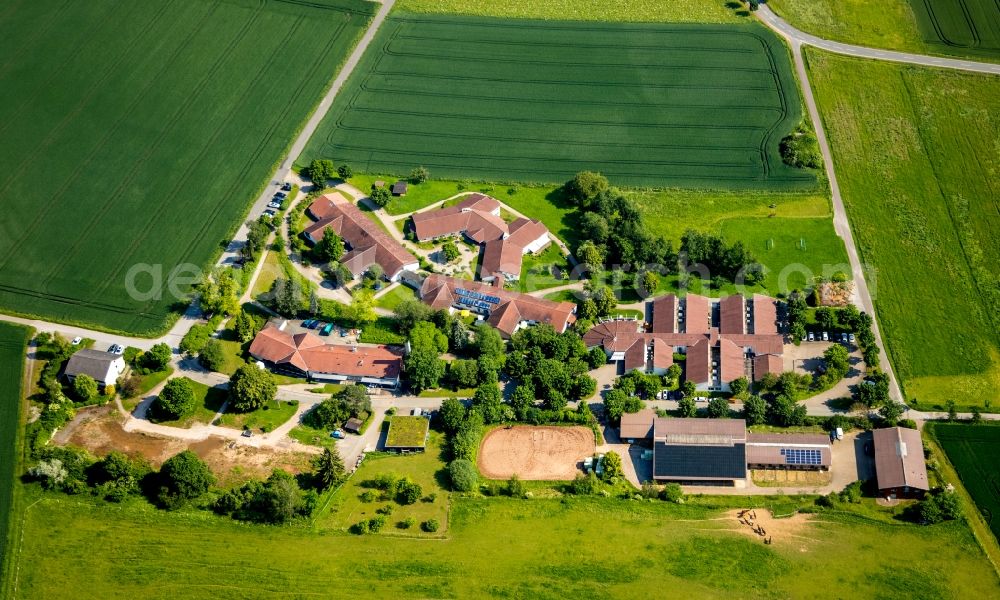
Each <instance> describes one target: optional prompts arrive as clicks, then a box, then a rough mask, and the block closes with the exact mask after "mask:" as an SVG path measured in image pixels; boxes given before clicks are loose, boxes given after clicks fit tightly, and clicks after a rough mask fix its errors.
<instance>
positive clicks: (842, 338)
mask: <svg viewBox="0 0 1000 600" xmlns="http://www.w3.org/2000/svg"><path fill="white" fill-rule="evenodd" d="M838 338H839V339H838ZM806 339H808V340H809V341H810V342H817V341H823V342H829V341H830V340H833V341H835V342H841V343H844V344H853V343H854V334H853V333H840V334H838V333H829V332H827V331H823V332H821V333H814V332H812V331H810V332H809V336H808V337H807V338H806Z"/></svg>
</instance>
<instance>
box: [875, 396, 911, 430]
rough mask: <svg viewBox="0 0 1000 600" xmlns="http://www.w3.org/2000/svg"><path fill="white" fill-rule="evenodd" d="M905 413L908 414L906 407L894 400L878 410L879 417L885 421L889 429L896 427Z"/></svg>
mask: <svg viewBox="0 0 1000 600" xmlns="http://www.w3.org/2000/svg"><path fill="white" fill-rule="evenodd" d="M904 412H906V406H904V405H903V404H900V403H899V402H893V401H892V400H889V401H887V402H886V403H885V404H883V405H882V407H881V408H879V409H878V414H879V416H880V417H882V418H883V419H885V422H886V425H888V426H889V427H895V426H896V424H897V423H898V422H899V418H900V417H901V416H903V413H904Z"/></svg>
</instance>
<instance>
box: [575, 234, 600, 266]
mask: <svg viewBox="0 0 1000 600" xmlns="http://www.w3.org/2000/svg"><path fill="white" fill-rule="evenodd" d="M576 258H577V260H578V261H580V263H582V264H584V265H587V267H588V268H589V269H590V270H591V271H600V270H601V268H602V267H603V266H604V250H603V249H602V248H599V247H598V246H597V245H596V244H595V243H594V242H593V241H591V240H589V239H588V240H587V241H585V242H583V243H582V244H580V246H579V247H578V248H577V249H576Z"/></svg>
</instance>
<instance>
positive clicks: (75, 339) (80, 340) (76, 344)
mask: <svg viewBox="0 0 1000 600" xmlns="http://www.w3.org/2000/svg"><path fill="white" fill-rule="evenodd" d="M82 341H83V338H82V337H80V336H76V337H75V338H73V341H72V342H70V343H71V344H73V345H74V346H79V345H80V342H82Z"/></svg>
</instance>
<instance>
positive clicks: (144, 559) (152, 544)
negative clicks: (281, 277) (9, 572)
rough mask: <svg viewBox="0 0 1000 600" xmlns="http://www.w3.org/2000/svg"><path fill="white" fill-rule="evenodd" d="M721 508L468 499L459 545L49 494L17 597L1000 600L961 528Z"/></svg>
mask: <svg viewBox="0 0 1000 600" xmlns="http://www.w3.org/2000/svg"><path fill="white" fill-rule="evenodd" d="M351 493H353V494H357V493H359V490H358V489H356V488H353V487H352V488H351ZM440 498H441V497H440V494H439V499H440ZM31 500H32V501H33V500H34V498H31ZM714 502H715V501H714V500H713V499H704V500H700V501H699V500H692V502H691V503H689V504H687V505H682V506H681V505H667V504H665V503H662V502H656V503H646V502H634V501H622V500H619V499H617V498H608V499H600V498H595V499H574V498H569V499H567V500H566V502H562V501H560V500H558V499H539V498H535V499H531V500H512V499H507V498H483V499H462V498H457V499H453V500H452V504H451V509H450V523H449V527H448V530H447V532H446V533H444V537H446V538H447V539H445V540H428V539H413V538H410V537H401V536H397V535H394V533H393V532H391V531H384V532H383V533H379V534H376V535H365V536H352V535H349V534H344V533H337V532H335V531H330V530H327V531H318V532H317V531H315V530H313V529H312V528H307V527H295V526H292V527H263V526H248V525H242V524H236V523H233V522H231V521H227V520H225V519H223V518H220V517H214V516H211V515H210V514H208V513H204V512H202V513H190V512H186V511H182V512H176V513H167V512H163V511H158V510H157V509H154V508H152V507H150V506H148V505H146V504H129V505H126V506H124V507H122V506H111V505H95V504H92V503H90V502H88V501H87V500H86V499H81V498H78V497H66V496H59V497H55V496H44V497H43V499H42V500H41V502H39V503H37V504H33V505H32V506H31V507H30V508H29V509H28V510H27V511H26V515H25V519H24V523H25V535H24V544H23V546H22V547H21V548H20V553H19V555H18V556H17V557H16V558H17V566H18V567H19V574H18V578H17V586H18V587H17V596H16V597H17V598H24V599H32V598H58V597H62V596H63V595H64V594H65V591H66V590H73V594H74V598H80V599H85V598H111V597H115V598H120V597H134V598H218V597H220V594H221V595H222V596H226V597H238V598H273V597H275V596H288V597H307V596H320V597H331V596H332V597H339V596H350V597H354V598H390V597H391V598H482V597H529V598H568V597H572V598H596V597H607V598H625V597H630V598H645V597H649V596H650V595H652V594H654V590H662V589H669V590H670V591H671V593H672V594H676V595H678V596H682V597H690V598H706V597H725V598H807V597H827V596H828V595H829V592H830V590H836V594H837V595H838V596H843V597H845V598H861V597H880V598H895V597H908V598H916V597H919V598H946V597H951V598H977V599H979V598H983V599H987V598H997V597H1000V591H998V590H1000V581H998V579H997V575H996V573H995V572H994V571H993V569H992V567H991V565H990V563H989V562H988V561H987V560H986V559H985V556H984V554H983V552H982V551H981V550H980V549H979V548H978V546H977V545H976V542H975V540H974V539H973V537H972V535H971V534H970V533H969V530H968V529H967V528H966V527H965V525H964V523H961V522H950V523H944V524H940V525H935V526H931V527H920V526H916V525H911V524H905V523H898V522H896V523H891V522H888V521H882V520H875V519H872V518H869V517H864V516H858V515H855V514H852V513H823V514H821V515H818V516H817V518H815V519H814V521H813V522H811V523H806V524H804V525H803V527H802V529H800V530H798V531H795V532H793V533H792V532H790V533H792V535H795V536H797V537H791V535H788V536H785V538H784V539H782V537H781V535H780V534H775V535H774V539H775V544H773V545H771V546H765V545H764V544H762V543H761V542H760V541H759V540H758V539H757V538H756V536H753V535H751V534H747V533H745V532H739V531H736V530H735V529H738V527H739V526H738V524H736V522H735V518H733V517H727V516H725V515H724V513H723V510H725V509H726V508H729V507H730V504H726V502H734V503H735V502H738V500H735V499H734V500H733V501H726V500H723V501H722V502H723V504H722V505H721V506H719V505H718V504H716V506H718V508H714V507H711V506H708V507H706V506H705V505H706V504H708V505H712V504H713V503H714ZM750 502H753V503H759V502H761V500H751V501H750ZM764 502H767V501H764ZM418 504H419V503H418ZM696 504H697V505H696ZM367 506H372V505H367ZM394 517H395V513H394V514H393V518H391V521H394V520H395V519H394ZM726 530H728V531H726ZM612 538H613V540H614V544H609V541H610V540H611V539H612ZM612 545H614V546H619V548H618V549H613V548H611V546H612ZM886 548H891V549H892V551H891V552H887V551H886ZM95 549H97V550H96V551H95Z"/></svg>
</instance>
